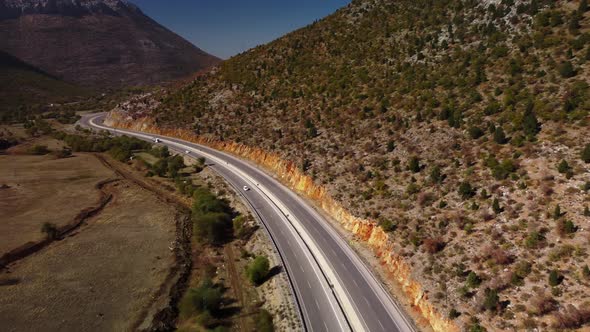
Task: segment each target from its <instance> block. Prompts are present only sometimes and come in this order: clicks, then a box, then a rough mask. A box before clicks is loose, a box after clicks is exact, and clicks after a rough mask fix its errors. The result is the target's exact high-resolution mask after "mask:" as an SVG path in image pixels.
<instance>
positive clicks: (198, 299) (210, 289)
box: [187, 279, 222, 314]
mask: <svg viewBox="0 0 590 332" xmlns="http://www.w3.org/2000/svg"><path fill="white" fill-rule="evenodd" d="M187 297H188V298H189V299H190V303H191V304H192V306H193V307H194V308H195V309H196V311H197V312H204V311H207V312H209V313H212V314H213V313H216V312H218V311H219V309H220V307H221V300H222V294H221V290H220V289H219V288H217V287H215V285H214V284H213V281H211V279H205V280H204V281H203V282H201V284H200V285H199V287H197V288H193V289H190V290H189V291H188V293H187Z"/></svg>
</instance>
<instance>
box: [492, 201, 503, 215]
mask: <svg viewBox="0 0 590 332" xmlns="http://www.w3.org/2000/svg"><path fill="white" fill-rule="evenodd" d="M492 210H494V212H495V213H502V211H504V209H503V208H502V207H501V206H500V201H499V200H498V198H494V202H492Z"/></svg>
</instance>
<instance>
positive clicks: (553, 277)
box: [549, 270, 563, 287]
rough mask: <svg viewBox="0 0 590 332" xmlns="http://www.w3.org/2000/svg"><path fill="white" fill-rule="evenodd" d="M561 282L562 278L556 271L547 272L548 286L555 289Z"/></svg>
mask: <svg viewBox="0 0 590 332" xmlns="http://www.w3.org/2000/svg"><path fill="white" fill-rule="evenodd" d="M562 281H563V277H562V276H561V275H560V274H559V272H558V271H557V270H551V271H550V272H549V286H551V287H555V286H558V285H559V284H561V282H562Z"/></svg>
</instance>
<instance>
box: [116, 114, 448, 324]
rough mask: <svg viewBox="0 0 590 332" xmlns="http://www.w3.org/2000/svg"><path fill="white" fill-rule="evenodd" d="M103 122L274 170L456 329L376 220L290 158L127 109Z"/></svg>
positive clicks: (429, 313)
mask: <svg viewBox="0 0 590 332" xmlns="http://www.w3.org/2000/svg"><path fill="white" fill-rule="evenodd" d="M105 123H106V124H107V125H109V126H113V127H118V128H122V129H132V130H137V131H143V132H148V133H153V134H158V135H166V136H172V137H177V138H180V139H183V140H186V141H190V142H194V143H198V144H203V145H207V146H210V147H212V148H215V149H219V150H222V151H225V152H229V153H232V154H234V155H237V156H240V157H242V158H245V159H248V160H251V161H253V162H255V163H257V164H258V165H260V166H262V167H264V168H265V169H266V170H267V171H269V172H270V173H272V174H275V175H276V176H277V177H278V178H279V179H280V180H281V181H282V182H283V183H284V184H286V185H287V186H289V187H290V188H291V189H293V190H296V191H297V192H299V193H300V194H302V195H305V196H306V197H307V198H309V199H311V200H313V201H314V202H315V203H316V204H317V205H318V206H319V207H321V208H322V209H323V210H324V211H325V212H326V213H328V214H329V215H330V216H331V217H332V218H334V219H335V220H337V221H338V222H340V224H341V225H342V226H343V227H344V228H345V229H346V230H348V231H350V232H351V233H352V234H354V235H355V236H356V237H358V238H359V239H360V240H361V241H363V242H364V243H366V245H368V246H369V247H370V248H371V249H372V250H373V251H374V252H375V253H376V254H377V255H378V257H379V258H380V260H381V263H382V266H383V269H385V270H386V271H387V272H389V273H390V275H391V276H393V278H395V281H397V282H398V283H399V284H400V285H401V286H402V289H403V290H404V292H405V295H406V296H407V297H408V298H409V299H410V300H411V303H412V304H413V305H414V306H415V307H416V308H417V309H418V310H419V312H420V313H421V315H422V316H423V317H424V318H425V319H426V320H427V321H428V322H429V323H430V325H431V326H432V328H433V329H434V330H435V331H437V332H449V331H458V330H459V328H458V327H457V326H456V325H455V324H454V323H453V322H452V321H450V320H448V319H446V318H445V317H444V316H443V315H442V314H441V313H440V312H439V311H438V310H437V309H436V308H435V307H434V306H433V305H432V304H431V303H430V302H429V300H428V296H427V295H426V294H425V292H424V291H423V288H422V286H421V285H420V283H418V282H417V281H416V280H415V278H413V276H412V269H411V266H410V265H409V264H408V263H407V262H405V261H404V259H403V257H402V256H400V255H398V254H396V252H395V251H394V246H393V240H392V239H390V238H389V235H388V234H387V233H386V232H385V231H383V229H382V228H381V227H379V226H378V225H377V223H376V222H375V221H372V220H366V219H362V218H358V217H355V216H353V215H352V214H350V213H349V212H348V211H346V210H345V209H344V208H343V207H342V205H341V204H340V203H338V202H337V201H336V200H334V199H333V198H332V197H331V196H330V195H329V194H328V192H327V190H326V189H325V188H323V187H322V186H319V185H317V184H315V183H314V182H313V180H312V179H311V178H310V177H309V176H307V175H305V174H304V173H303V172H301V171H300V169H299V168H298V167H297V166H296V165H295V164H294V163H293V162H290V161H285V160H282V159H281V158H280V157H279V156H278V155H276V154H272V153H268V152H266V151H264V150H262V149H259V148H255V147H249V146H246V145H243V144H239V143H235V142H221V141H217V140H213V139H210V138H206V137H202V136H197V135H195V134H193V133H192V132H190V131H188V130H184V129H172V128H160V127H158V126H157V125H155V123H154V121H153V120H152V119H151V118H149V117H140V118H133V117H131V116H128V115H127V114H126V113H121V112H116V111H115V112H111V113H110V114H109V116H108V117H107V119H106V121H105Z"/></svg>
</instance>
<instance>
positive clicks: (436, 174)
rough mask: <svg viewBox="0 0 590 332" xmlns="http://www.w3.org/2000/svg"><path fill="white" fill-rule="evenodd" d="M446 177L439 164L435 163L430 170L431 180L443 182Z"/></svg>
mask: <svg viewBox="0 0 590 332" xmlns="http://www.w3.org/2000/svg"><path fill="white" fill-rule="evenodd" d="M443 179H444V175H443V174H442V173H441V171H440V167H439V166H438V165H434V167H433V168H432V170H431V171H430V181H432V182H433V183H441V182H442V181H443Z"/></svg>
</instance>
